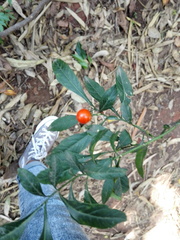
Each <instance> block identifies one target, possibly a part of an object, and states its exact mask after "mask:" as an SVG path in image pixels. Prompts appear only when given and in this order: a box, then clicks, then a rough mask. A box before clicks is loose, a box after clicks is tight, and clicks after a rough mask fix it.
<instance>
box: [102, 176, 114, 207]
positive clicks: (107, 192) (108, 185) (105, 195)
mask: <svg viewBox="0 0 180 240" xmlns="http://www.w3.org/2000/svg"><path fill="white" fill-rule="evenodd" d="M113 189H114V180H113V179H107V180H105V181H104V184H103V188H102V193H101V198H102V203H103V204H105V203H106V202H107V200H108V199H109V198H110V196H111V194H112V192H113Z"/></svg>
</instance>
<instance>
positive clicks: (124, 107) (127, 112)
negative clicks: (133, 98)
mask: <svg viewBox="0 0 180 240" xmlns="http://www.w3.org/2000/svg"><path fill="white" fill-rule="evenodd" d="M126 100H127V99H126ZM126 100H125V101H124V102H122V103H121V115H122V118H123V119H124V120H126V121H127V122H131V120H132V112H131V108H130V107H129V102H128V101H126Z"/></svg>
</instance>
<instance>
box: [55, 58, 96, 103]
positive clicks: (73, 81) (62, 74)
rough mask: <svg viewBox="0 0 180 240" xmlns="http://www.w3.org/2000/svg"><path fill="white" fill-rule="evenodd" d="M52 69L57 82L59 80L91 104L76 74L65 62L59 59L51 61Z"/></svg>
mask: <svg viewBox="0 0 180 240" xmlns="http://www.w3.org/2000/svg"><path fill="white" fill-rule="evenodd" d="M53 71H54V73H55V75H56V78H57V80H58V82H60V83H61V84H62V85H63V86H64V87H66V88H67V89H69V90H71V91H72V92H74V93H76V94H77V95H79V96H80V97H82V98H83V99H84V100H85V101H86V102H88V103H89V104H90V105H91V106H92V103H91V101H90V100H89V99H88V98H87V96H86V94H85V93H84V91H83V88H82V86H81V84H80V82H79V80H78V79H77V77H76V75H75V74H74V72H73V71H72V70H71V69H70V67H69V66H68V65H67V64H66V63H65V62H63V61H62V60H60V59H57V60H55V61H54V63H53Z"/></svg>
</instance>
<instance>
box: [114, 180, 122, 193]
mask: <svg viewBox="0 0 180 240" xmlns="http://www.w3.org/2000/svg"><path fill="white" fill-rule="evenodd" d="M114 193H115V194H116V196H118V197H121V195H122V185H121V178H117V179H116V180H115V183H114Z"/></svg>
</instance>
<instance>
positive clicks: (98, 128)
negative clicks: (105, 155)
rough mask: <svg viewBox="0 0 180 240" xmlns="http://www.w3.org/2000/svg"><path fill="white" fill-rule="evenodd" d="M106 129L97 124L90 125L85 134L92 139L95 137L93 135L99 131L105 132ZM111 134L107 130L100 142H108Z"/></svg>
mask: <svg viewBox="0 0 180 240" xmlns="http://www.w3.org/2000/svg"><path fill="white" fill-rule="evenodd" d="M105 129H106V128H105V127H104V126H102V125H98V124H94V125H91V126H90V128H89V129H88V131H87V133H88V134H89V135H91V136H92V137H95V135H96V134H97V133H98V132H99V131H101V130H105ZM112 134H113V133H112V132H111V131H110V130H108V131H107V132H106V133H105V134H104V135H103V136H102V138H101V139H100V140H101V141H110V138H111V136H112Z"/></svg>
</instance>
